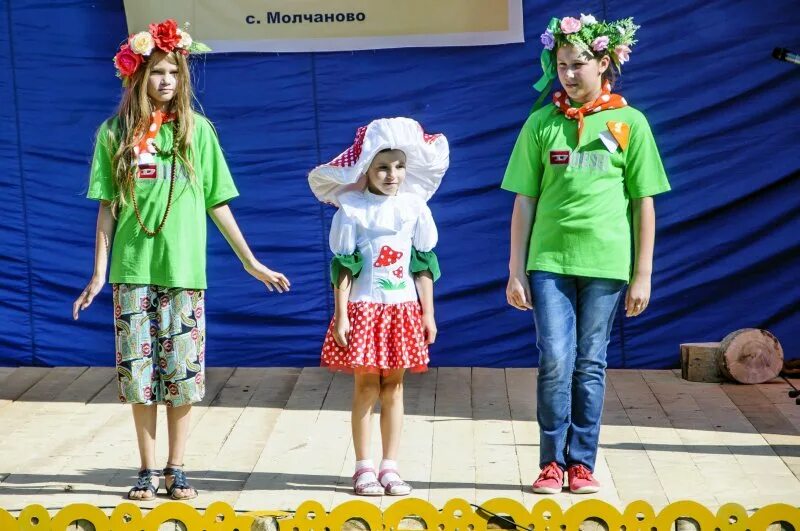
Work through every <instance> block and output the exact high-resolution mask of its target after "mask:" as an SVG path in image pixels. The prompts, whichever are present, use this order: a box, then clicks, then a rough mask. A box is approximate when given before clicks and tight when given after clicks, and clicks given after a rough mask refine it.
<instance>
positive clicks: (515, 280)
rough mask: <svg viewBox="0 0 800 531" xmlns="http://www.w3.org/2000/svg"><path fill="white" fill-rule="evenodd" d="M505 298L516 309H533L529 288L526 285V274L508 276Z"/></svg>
mask: <svg viewBox="0 0 800 531" xmlns="http://www.w3.org/2000/svg"><path fill="white" fill-rule="evenodd" d="M506 300H507V301H508V303H509V304H510V305H511V306H513V307H514V308H516V309H517V310H523V311H525V310H532V309H533V298H532V297H531V288H530V286H529V285H528V278H527V276H525V275H522V276H520V275H515V274H512V275H510V276H509V277H508V286H506Z"/></svg>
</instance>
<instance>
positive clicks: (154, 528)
mask: <svg viewBox="0 0 800 531" xmlns="http://www.w3.org/2000/svg"><path fill="white" fill-rule="evenodd" d="M481 507H483V508H484V509H487V510H488V511H491V512H492V513H497V514H502V515H507V516H510V517H511V518H513V520H514V522H516V523H517V524H519V525H521V526H523V527H528V528H533V529H536V530H551V531H559V530H577V529H578V527H579V526H580V524H581V523H582V522H583V521H584V520H586V519H587V518H599V519H601V520H603V521H605V522H606V523H607V524H608V527H609V529H625V530H626V531H653V530H662V529H664V530H668V529H670V528H671V527H672V523H673V522H674V521H675V520H676V519H678V518H692V519H694V520H696V521H697V522H698V523H699V524H700V529H703V530H705V529H709V530H719V531H747V530H751V531H757V530H765V529H767V527H768V526H769V525H770V524H772V523H774V522H787V523H789V524H791V525H792V526H794V528H795V529H800V509H798V508H797V507H792V506H791V505H787V504H782V503H778V504H772V505H768V506H766V507H762V508H760V509H758V510H757V511H756V512H755V513H754V514H752V515H748V514H747V511H745V509H744V507H742V506H741V505H738V504H735V503H729V504H727V505H724V506H723V507H721V508H720V509H719V511H717V513H716V514H714V513H712V512H711V511H710V510H709V509H707V508H706V507H704V506H703V505H701V504H699V503H697V502H693V501H678V502H674V503H671V504H670V505H668V506H667V507H665V508H664V509H662V510H661V511H660V512H659V513H658V514H656V512H655V511H654V510H653V507H652V506H651V505H649V504H648V503H646V502H643V501H636V502H633V503H631V504H629V505H628V507H627V508H626V509H625V510H624V511H623V512H620V511H619V510H617V509H616V508H615V507H614V506H612V505H610V504H608V503H606V502H604V501H602V500H584V501H581V502H578V503H576V504H575V505H573V506H571V507H569V508H568V509H567V510H563V509H562V508H561V506H559V505H558V503H556V502H555V501H553V500H542V501H540V502H538V503H536V505H534V506H533V508H532V509H527V508H525V507H524V506H523V505H522V504H521V503H519V502H517V501H515V500H510V499H507V498H495V499H492V500H489V501H487V502H486V503H483V504H481ZM479 513H480V511H476V510H475V509H474V508H473V507H472V506H471V505H470V504H469V503H468V502H467V501H466V500H463V499H459V498H455V499H452V500H450V501H448V502H447V503H445V505H444V508H442V510H441V511H440V510H438V509H437V508H436V507H434V506H433V505H431V504H430V503H429V502H427V501H424V500H419V499H416V498H407V499H403V500H400V501H398V502H396V503H394V504H393V505H391V506H390V507H388V508H387V509H386V510H385V511H383V512H381V510H380V509H379V508H378V507H376V506H375V505H373V504H371V503H367V502H364V501H360V500H353V501H349V502H346V503H343V504H341V505H339V506H338V507H336V508H335V509H334V510H332V511H331V512H329V513H326V512H325V509H324V508H323V506H322V504H320V503H319V502H316V501H313V500H309V501H306V502H303V503H302V504H301V505H300V507H298V509H297V511H296V512H295V513H294V514H293V515H291V514H287V516H286V517H285V518H282V519H280V520H279V522H280V528H281V529H289V530H296V531H325V530H326V529H328V530H330V531H335V530H340V529H342V527H343V526H344V523H345V522H347V521H348V520H350V519H351V518H356V517H357V518H360V519H361V520H363V521H364V522H365V523H366V524H367V525H368V526H369V528H370V529H372V530H374V531H377V530H384V529H385V530H386V531H391V530H398V529H401V528H400V527H399V525H400V522H401V521H402V520H403V519H404V518H406V517H408V516H416V517H419V518H421V519H422V520H424V521H425V524H426V525H427V528H428V529H437V530H443V531H456V530H467V529H471V530H474V531H482V530H485V529H487V527H486V524H487V520H486V518H485V515H481V514H479ZM265 514H272V515H278V514H281V513H280V512H271V513H268V512H263V511H262V512H253V513H247V514H237V513H236V512H234V510H233V508H232V507H231V506H230V505H228V504H227V503H224V502H215V503H213V504H211V505H210V506H209V507H208V508H207V509H206V510H205V511H204V512H200V511H197V510H196V509H194V508H193V507H190V506H188V505H186V504H184V503H179V502H168V503H165V504H163V505H159V506H158V507H156V508H155V509H153V510H152V511H150V512H148V513H147V515H145V516H143V515H142V511H141V510H140V509H139V507H138V506H136V505H135V504H133V503H122V504H120V505H118V506H117V507H116V508H115V509H114V510H113V512H112V513H111V515H110V516H109V515H106V514H105V513H104V512H103V511H102V510H100V509H98V508H97V507H95V506H93V505H89V504H84V503H78V504H73V505H69V506H67V507H64V508H63V509H61V510H60V511H58V512H57V513H56V514H55V515H54V516H50V514H49V513H48V512H47V510H46V509H45V508H44V507H42V506H41V505H29V506H28V507H26V508H25V509H24V510H23V511H22V512H21V513H20V514H19V516H18V517H16V518H15V517H13V516H12V515H11V514H10V513H8V512H7V511H5V510H3V509H0V530H2V531H64V530H66V529H67V527H68V526H69V525H70V524H71V523H72V522H75V521H77V520H87V521H89V522H91V523H92V524H93V525H94V527H95V529H96V531H158V528H159V526H161V525H162V524H164V523H166V522H168V521H170V520H179V521H181V522H183V523H184V524H185V525H186V528H187V529H188V530H189V531H192V530H205V531H249V530H250V528H251V526H252V524H253V522H254V521H255V520H256V518H257V517H258V516H261V515H265ZM384 526H385V527H384ZM623 526H624V527H623Z"/></svg>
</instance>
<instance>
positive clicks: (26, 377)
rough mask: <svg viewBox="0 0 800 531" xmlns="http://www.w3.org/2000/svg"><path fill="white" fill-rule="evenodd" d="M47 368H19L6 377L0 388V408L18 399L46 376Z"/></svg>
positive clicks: (48, 370)
mask: <svg viewBox="0 0 800 531" xmlns="http://www.w3.org/2000/svg"><path fill="white" fill-rule="evenodd" d="M49 372H50V369H48V368H47V367H19V368H17V369H14V371H13V372H12V373H11V374H9V375H8V376H6V378H5V379H4V380H3V385H2V386H0V408H2V407H5V406H7V405H8V404H9V403H11V402H13V401H14V400H16V399H18V398H19V397H20V396H22V395H23V394H24V393H25V392H27V391H28V389H30V388H31V387H33V386H34V385H36V383H38V382H39V380H41V379H42V378H44V377H45V376H47V374H48V373H49Z"/></svg>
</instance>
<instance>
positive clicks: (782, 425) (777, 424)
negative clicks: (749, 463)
mask: <svg viewBox="0 0 800 531" xmlns="http://www.w3.org/2000/svg"><path fill="white" fill-rule="evenodd" d="M723 390H724V392H725V394H726V395H727V396H728V398H730V399H731V401H732V402H733V403H734V404H735V405H736V407H738V408H739V410H740V411H741V413H742V414H743V415H744V416H745V417H746V418H747V420H748V421H749V422H750V423H751V424H752V425H753V427H754V428H755V429H756V430H757V431H758V432H759V433H760V434H761V436H762V437H763V439H764V441H766V443H767V444H768V445H769V448H770V449H771V450H772V452H774V454H775V455H777V456H778V457H780V460H781V461H782V462H781V463H778V462H777V461H774V460H770V461H767V460H761V462H760V464H759V469H758V470H759V471H760V472H761V473H762V474H769V475H770V476H772V477H771V479H772V481H770V486H769V487H768V489H769V490H768V491H769V492H775V490H776V489H779V491H780V492H790V493H795V492H796V493H800V480H798V474H800V450H798V449H799V448H800V430H798V429H797V428H796V427H795V426H794V424H792V422H791V421H790V420H788V419H787V418H786V417H785V416H784V415H783V413H781V411H780V410H779V409H778V408H777V407H775V405H774V404H773V403H772V402H771V401H770V399H769V398H767V397H766V396H765V395H764V394H763V393H762V392H761V389H760V387H759V386H757V385H725V386H723ZM767 457H771V456H767ZM764 493H765V494H766V493H767V492H766V491H765V492H764ZM798 498H800V496H798Z"/></svg>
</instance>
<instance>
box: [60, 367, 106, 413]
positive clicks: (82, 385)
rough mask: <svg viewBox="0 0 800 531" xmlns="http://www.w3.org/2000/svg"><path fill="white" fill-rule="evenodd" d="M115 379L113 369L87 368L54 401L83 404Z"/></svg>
mask: <svg viewBox="0 0 800 531" xmlns="http://www.w3.org/2000/svg"><path fill="white" fill-rule="evenodd" d="M115 378H116V370H115V369H114V367H89V368H88V369H87V370H86V372H84V373H83V374H81V375H80V376H79V377H78V378H77V379H76V380H75V381H74V382H72V383H71V384H70V385H68V386H67V387H66V389H64V391H63V392H61V394H59V395H58V398H57V399H56V401H57V402H77V403H81V404H85V403H87V402H88V401H89V400H91V399H92V398H94V397H95V396H96V395H97V393H99V392H100V391H101V390H102V389H103V388H104V387H105V386H107V385H108V384H109V383H110V382H111V381H112V380H114V379H115Z"/></svg>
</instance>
